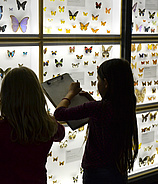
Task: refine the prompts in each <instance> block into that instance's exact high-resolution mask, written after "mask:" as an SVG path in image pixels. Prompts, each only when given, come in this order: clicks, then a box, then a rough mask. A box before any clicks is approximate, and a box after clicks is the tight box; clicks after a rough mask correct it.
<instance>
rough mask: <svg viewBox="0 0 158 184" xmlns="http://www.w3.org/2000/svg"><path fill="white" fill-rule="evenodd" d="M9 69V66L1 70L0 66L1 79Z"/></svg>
mask: <svg viewBox="0 0 158 184" xmlns="http://www.w3.org/2000/svg"><path fill="white" fill-rule="evenodd" d="M10 70H11V68H7V69H6V70H3V69H2V68H0V76H1V79H3V77H4V75H6V74H7V73H8V72H9V71H10Z"/></svg>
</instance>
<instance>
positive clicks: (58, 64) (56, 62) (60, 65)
mask: <svg viewBox="0 0 158 184" xmlns="http://www.w3.org/2000/svg"><path fill="white" fill-rule="evenodd" d="M55 64H56V67H57V68H58V67H62V66H63V58H62V59H61V60H60V61H58V60H57V59H55Z"/></svg>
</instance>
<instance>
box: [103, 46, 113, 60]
mask: <svg viewBox="0 0 158 184" xmlns="http://www.w3.org/2000/svg"><path fill="white" fill-rule="evenodd" d="M112 47H113V46H109V47H108V48H107V49H106V50H105V47H104V46H103V45H102V56H103V58H105V57H107V58H108V57H109V55H110V54H109V52H110V50H111V49H112Z"/></svg>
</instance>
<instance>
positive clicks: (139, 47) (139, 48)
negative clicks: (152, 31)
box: [137, 43, 142, 52]
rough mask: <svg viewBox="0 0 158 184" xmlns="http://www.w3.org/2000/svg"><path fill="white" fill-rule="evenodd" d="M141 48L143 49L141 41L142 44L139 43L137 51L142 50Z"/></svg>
mask: <svg viewBox="0 0 158 184" xmlns="http://www.w3.org/2000/svg"><path fill="white" fill-rule="evenodd" d="M141 49H142V44H141V43H140V44H139V45H138V47H137V52H139V51H141Z"/></svg>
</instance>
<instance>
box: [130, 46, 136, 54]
mask: <svg viewBox="0 0 158 184" xmlns="http://www.w3.org/2000/svg"><path fill="white" fill-rule="evenodd" d="M135 50H136V46H135V44H131V51H132V52H134V51H135Z"/></svg>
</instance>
